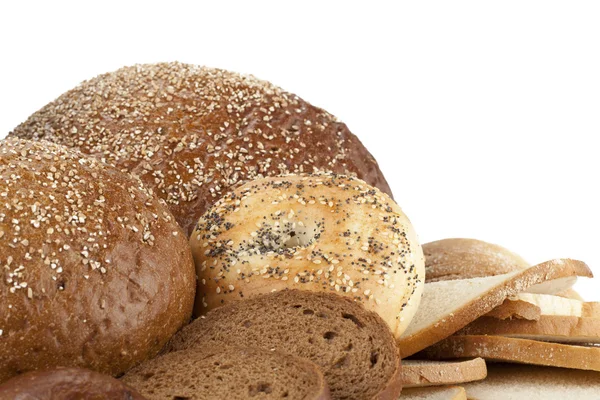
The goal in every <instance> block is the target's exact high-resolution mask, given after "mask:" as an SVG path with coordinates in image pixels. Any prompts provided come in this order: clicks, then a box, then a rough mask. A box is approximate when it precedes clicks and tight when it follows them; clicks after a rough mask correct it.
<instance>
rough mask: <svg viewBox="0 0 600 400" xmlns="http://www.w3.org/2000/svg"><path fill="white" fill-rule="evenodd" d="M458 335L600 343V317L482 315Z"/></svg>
mask: <svg viewBox="0 0 600 400" xmlns="http://www.w3.org/2000/svg"><path fill="white" fill-rule="evenodd" d="M456 335H495V336H507V337H512V338H521V339H532V340H543V341H545V342H558V343H584V344H586V343H589V344H591V343H594V344H598V343H600V319H599V318H579V317H565V316H561V315H542V316H541V317H540V319H539V321H527V320H524V319H512V320H510V319H505V320H500V319H497V318H491V317H481V318H479V319H477V320H475V321H473V322H471V323H470V324H469V325H467V326H465V327H464V328H463V329H461V330H460V331H458V332H457V333H456Z"/></svg>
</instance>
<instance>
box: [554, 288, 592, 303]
mask: <svg viewBox="0 0 600 400" xmlns="http://www.w3.org/2000/svg"><path fill="white" fill-rule="evenodd" d="M556 295H557V296H560V297H565V298H567V299H573V300H579V301H585V300H584V299H583V297H581V295H580V294H579V293H577V291H576V290H575V289H573V288H571V289H567V290H563V291H562V292H560V293H556Z"/></svg>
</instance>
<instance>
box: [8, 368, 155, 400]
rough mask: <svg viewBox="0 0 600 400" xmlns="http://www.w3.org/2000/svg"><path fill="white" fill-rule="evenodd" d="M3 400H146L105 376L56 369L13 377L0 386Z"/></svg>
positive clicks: (76, 369)
mask: <svg viewBox="0 0 600 400" xmlns="http://www.w3.org/2000/svg"><path fill="white" fill-rule="evenodd" d="M0 399H5V400H9V399H10V400H81V399H86V400H107V399H110V400H145V399H144V397H142V395H140V394H139V393H137V392H136V391H135V390H133V389H131V388H130V387H128V386H127V385H125V384H124V383H122V382H120V381H118V380H117V379H115V378H113V377H110V376H108V375H104V374H100V373H98V372H93V371H90V370H86V369H80V368H56V369H52V370H44V371H33V372H28V373H25V374H22V375H19V376H16V377H14V378H12V379H10V380H8V381H7V382H4V384H2V385H0Z"/></svg>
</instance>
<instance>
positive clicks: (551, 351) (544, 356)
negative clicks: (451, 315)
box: [419, 335, 600, 371]
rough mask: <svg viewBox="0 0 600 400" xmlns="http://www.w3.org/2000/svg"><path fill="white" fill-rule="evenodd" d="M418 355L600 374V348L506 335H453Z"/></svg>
mask: <svg viewBox="0 0 600 400" xmlns="http://www.w3.org/2000/svg"><path fill="white" fill-rule="evenodd" d="M419 356H420V357H423V358H428V359H432V360H445V359H455V358H464V357H482V358H484V359H485V360H486V361H502V362H514V363H520V364H533V365H544V366H549V367H562V368H573V369H585V370H592V371H600V347H598V346H593V345H590V346H575V345H569V344H559V343H548V342H541V341H537V340H528V339H515V338H509V337H504V336H484V335H480V336H471V335H462V336H450V337H449V338H447V339H445V340H443V341H441V342H439V343H436V344H435V345H433V346H431V347H429V348H427V349H425V350H424V351H422V352H421V353H419Z"/></svg>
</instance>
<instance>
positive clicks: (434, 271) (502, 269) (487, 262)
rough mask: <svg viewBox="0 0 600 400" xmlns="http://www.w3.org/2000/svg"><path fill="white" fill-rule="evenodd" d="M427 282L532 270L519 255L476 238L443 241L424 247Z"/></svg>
mask: <svg viewBox="0 0 600 400" xmlns="http://www.w3.org/2000/svg"><path fill="white" fill-rule="evenodd" d="M423 254H424V255H425V271H426V275H425V277H426V281H427V282H437V281H447V280H454V279H470V278H479V277H483V276H495V275H501V274H507V273H509V272H513V271H519V270H523V269H526V268H529V267H530V265H529V263H527V261H525V260H524V259H523V258H521V256H519V255H518V254H515V253H513V252H512V251H509V250H507V249H505V248H504V247H501V246H498V245H496V244H491V243H487V242H484V241H481V240H476V239H442V240H437V241H435V242H430V243H425V244H424V245H423Z"/></svg>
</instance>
